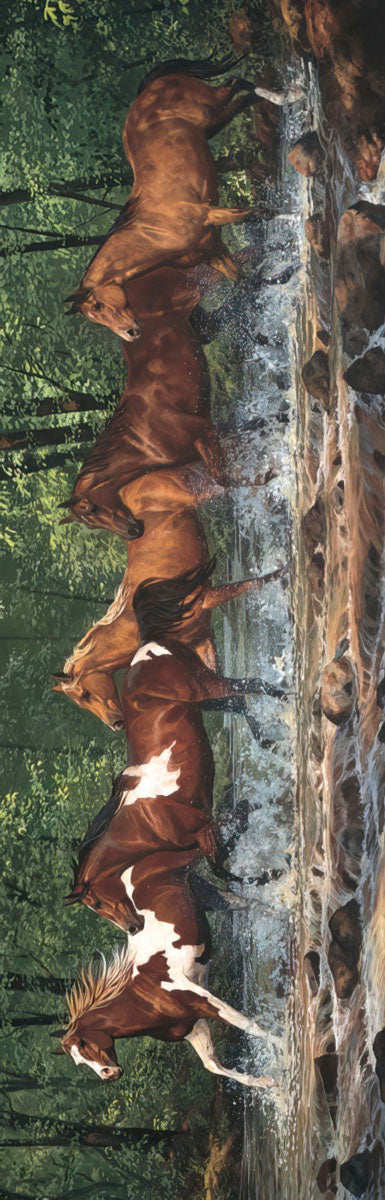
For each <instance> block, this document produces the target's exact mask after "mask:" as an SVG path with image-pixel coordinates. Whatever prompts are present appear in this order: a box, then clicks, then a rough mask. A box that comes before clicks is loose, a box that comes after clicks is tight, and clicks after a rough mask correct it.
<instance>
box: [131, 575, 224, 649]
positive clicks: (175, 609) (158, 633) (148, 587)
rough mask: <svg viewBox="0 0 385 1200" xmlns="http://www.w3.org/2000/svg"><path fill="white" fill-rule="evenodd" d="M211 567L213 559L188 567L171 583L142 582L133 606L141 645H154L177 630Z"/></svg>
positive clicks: (199, 592)
mask: <svg viewBox="0 0 385 1200" xmlns="http://www.w3.org/2000/svg"><path fill="white" fill-rule="evenodd" d="M214 567H215V558H211V559H210V560H209V562H208V563H206V564H205V565H204V566H202V567H195V568H194V567H191V568H190V569H189V570H188V571H184V572H183V573H182V574H181V575H176V576H175V577H174V578H173V579H144V580H143V582H142V583H140V584H139V586H138V587H137V589H136V592H135V594H134V598H133V602H132V604H133V609H134V613H135V616H136V620H137V622H138V626H139V632H140V637H141V642H142V643H143V642H151V641H157V640H159V638H160V637H162V635H163V636H166V634H171V633H172V631H173V630H177V629H178V627H179V626H180V625H181V624H182V623H183V621H185V620H186V617H188V616H189V614H190V612H191V610H192V609H193V608H194V607H195V605H196V603H197V601H198V600H199V599H201V598H202V596H203V595H204V592H205V589H206V587H207V584H208V582H209V579H210V578H211V575H212V573H213V570H214ZM188 597H190V599H188Z"/></svg>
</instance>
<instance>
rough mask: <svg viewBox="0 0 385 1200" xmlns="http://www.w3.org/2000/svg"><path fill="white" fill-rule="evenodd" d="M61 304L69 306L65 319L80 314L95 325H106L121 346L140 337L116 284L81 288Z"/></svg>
mask: <svg viewBox="0 0 385 1200" xmlns="http://www.w3.org/2000/svg"><path fill="white" fill-rule="evenodd" d="M65 303H66V304H70V305H71V308H69V309H68V311H67V313H66V316H67V317H71V316H72V315H73V314H74V313H78V312H81V313H83V316H84V317H88V318H89V320H90V321H95V323H96V324H97V325H106V326H107V328H108V329H111V330H112V332H113V333H117V334H118V337H120V338H122V339H123V341H124V342H134V341H136V339H137V338H138V337H140V335H141V331H142V326H141V323H140V321H138V318H137V317H136V315H135V313H134V310H133V309H132V308H131V307H130V305H129V303H128V301H127V299H126V295H125V292H124V289H123V288H122V287H120V286H119V284H117V283H114V282H111V283H100V284H99V285H95V286H94V287H92V288H87V287H82V286H81V287H79V288H78V289H77V291H76V292H71V295H70V296H66V298H65Z"/></svg>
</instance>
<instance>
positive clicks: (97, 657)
mask: <svg viewBox="0 0 385 1200" xmlns="http://www.w3.org/2000/svg"><path fill="white" fill-rule="evenodd" d="M207 563H208V550H207V542H206V539H205V536H204V533H203V530H202V529H201V527H200V525H199V521H198V518H197V515H196V513H195V511H194V510H187V509H185V510H184V511H182V512H181V513H171V514H169V515H167V516H165V515H163V514H160V513H151V514H150V517H149V519H148V520H147V521H146V529H145V532H144V534H143V537H142V538H140V539H138V541H136V542H132V543H131V542H129V543H128V567H127V570H126V572H125V574H124V577H123V581H122V583H121V586H120V588H119V591H118V593H117V596H116V599H115V600H114V602H113V604H112V605H111V607H110V608H109V609H108V612H107V613H106V615H105V617H103V618H102V620H101V621H98V622H97V624H96V625H94V626H93V628H92V629H90V630H89V632H88V633H86V635H85V637H83V638H82V640H81V641H80V642H79V644H78V645H77V646H76V647H75V650H74V652H73V654H72V655H71V657H70V658H69V659H67V662H66V663H65V664H64V670H63V671H62V672H59V673H57V674H56V675H55V679H56V680H57V682H56V684H55V687H54V691H58V692H63V693H64V694H65V695H66V696H68V697H69V698H70V699H71V700H74V701H75V703H76V704H78V705H79V706H80V707H81V708H85V709H87V710H88V711H89V712H92V713H93V714H94V716H97V717H99V718H100V719H101V720H102V721H104V722H105V724H106V725H109V727H110V728H111V729H114V730H116V731H117V730H119V729H122V728H123V716H122V709H121V704H120V700H119V696H118V693H117V690H116V687H115V683H114V680H113V675H114V673H115V671H118V670H119V669H120V668H122V667H127V666H128V664H129V662H130V661H131V658H132V655H133V654H134V652H135V650H137V648H138V644H139V631H138V625H137V621H136V617H135V613H134V610H133V603H132V601H133V596H134V592H135V590H136V588H137V586H138V584H140V583H141V581H142V580H143V579H146V578H148V576H149V575H150V574H155V573H156V575H157V576H158V577H159V578H163V579H168V578H170V577H172V576H175V575H176V574H177V572H178V569H179V572H181V573H183V572H185V571H188V569H189V567H191V566H192V567H193V568H194V569H197V568H199V567H201V568H202V567H204V566H205V564H207ZM282 570H283V568H282V567H279V568H278V569H277V570H275V571H271V572H270V573H269V574H267V575H262V576H259V577H258V576H257V577H256V578H254V579H243V580H241V581H240V582H239V583H226V584H223V585H222V586H220V587H212V586H211V585H210V581H209V579H208V578H207V579H206V583H205V585H204V586H202V588H201V590H200V592H199V593H197V596H196V602H195V604H194V606H193V607H192V608H191V610H190V611H189V612H188V613H187V615H186V617H185V620H184V621H183V623H182V624H181V625H180V626H179V627H178V639H179V640H181V641H183V642H187V643H188V644H189V645H190V646H191V647H192V648H193V649H195V651H196V653H197V654H198V655H199V657H200V658H201V659H202V661H203V662H204V663H205V664H206V665H207V666H209V667H211V668H212V669H213V670H215V669H216V666H217V661H216V654H215V649H214V644H213V641H212V633H211V613H212V611H213V609H214V608H216V607H218V605H221V604H227V603H229V601H230V600H233V599H235V598H236V597H237V596H240V595H243V594H244V593H246V592H249V591H257V590H260V589H261V588H262V587H264V585H265V584H266V583H269V582H271V581H272V580H275V579H278V578H279V577H280V576H281V575H282Z"/></svg>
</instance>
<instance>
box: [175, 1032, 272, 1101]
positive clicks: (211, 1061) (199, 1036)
mask: <svg viewBox="0 0 385 1200" xmlns="http://www.w3.org/2000/svg"><path fill="white" fill-rule="evenodd" d="M185 1041H186V1042H190V1046H192V1047H193V1049H194V1050H195V1051H196V1053H197V1054H198V1056H199V1058H200V1059H201V1061H202V1062H203V1066H204V1067H206V1070H207V1071H212V1072H213V1074H214V1075H225V1076H226V1077H227V1079H236V1081H237V1083H242V1084H243V1085H244V1086H245V1087H261V1088H267V1087H272V1085H273V1083H274V1080H273V1078H272V1076H271V1075H260V1076H256V1075H244V1074H242V1073H241V1071H231V1070H230V1069H229V1068H228V1067H222V1066H221V1064H220V1062H218V1059H217V1057H216V1054H215V1051H214V1046H213V1043H212V1040H211V1034H210V1030H209V1027H208V1024H207V1021H206V1020H205V1019H204V1018H200V1020H199V1021H196V1022H195V1025H194V1028H193V1029H192V1030H191V1033H187V1034H186V1037H185Z"/></svg>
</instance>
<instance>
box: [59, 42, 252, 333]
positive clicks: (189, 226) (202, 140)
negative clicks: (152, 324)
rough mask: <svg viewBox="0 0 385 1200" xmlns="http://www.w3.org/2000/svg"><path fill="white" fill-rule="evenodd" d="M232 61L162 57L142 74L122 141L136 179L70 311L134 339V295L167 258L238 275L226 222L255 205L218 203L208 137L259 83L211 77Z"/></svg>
mask: <svg viewBox="0 0 385 1200" xmlns="http://www.w3.org/2000/svg"><path fill="white" fill-rule="evenodd" d="M232 65H234V60H232V59H230V60H229V59H226V60H223V61H222V62H221V63H212V62H210V61H207V60H203V61H200V62H189V61H188V60H186V59H179V60H178V59H177V60H174V61H169V62H166V63H163V64H162V65H161V66H160V67H158V68H156V69H155V70H154V71H152V72H150V74H149V75H148V76H146V77H145V78H144V79H143V80H142V83H141V85H140V88H139V94H138V96H137V98H136V100H135V101H134V103H133V104H132V106H131V108H130V110H129V113H128V116H127V119H126V122H125V125H124V130H123V147H124V151H125V154H126V156H127V158H128V161H129V163H130V164H131V166H132V169H133V172H134V186H133V189H132V192H131V195H130V197H129V200H128V201H127V203H126V204H125V206H124V208H123V209H122V212H121V213H120V214H119V216H118V218H117V220H116V221H115V223H114V224H113V226H112V228H111V229H110V231H109V233H108V234H107V237H106V239H105V241H104V242H103V244H102V246H101V247H100V249H98V250H97V252H96V254H95V255H94V257H93V258H92V260H91V263H90V265H89V267H88V268H87V270H86V272H85V274H84V275H83V278H82V280H81V282H80V286H79V288H78V289H77V290H76V291H75V292H73V293H72V294H71V295H70V296H68V297H67V300H68V301H69V302H70V303H71V305H72V308H71V312H74V311H81V312H82V313H83V314H84V316H87V317H89V319H90V320H92V321H94V322H96V323H99V324H102V325H107V326H108V327H109V328H111V329H113V331H114V332H115V333H117V334H118V335H119V337H121V338H123V339H125V340H127V341H132V340H134V339H135V338H136V337H138V336H139V335H140V331H141V327H140V323H139V321H138V318H137V316H136V313H135V310H134V309H133V307H132V302H131V295H130V281H131V280H132V279H133V278H135V277H136V276H138V275H143V274H145V273H146V272H149V271H152V270H154V268H155V269H156V268H159V267H162V266H164V265H168V266H173V265H174V264H175V265H176V266H179V267H185V266H187V267H190V266H194V265H196V264H199V263H201V262H207V263H209V264H211V266H213V267H214V268H215V269H216V270H219V271H223V272H224V273H225V274H226V275H228V276H229V278H231V279H234V278H236V275H237V268H236V266H235V264H234V263H233V261H232V259H231V257H230V256H229V254H228V253H227V251H226V248H225V246H224V245H223V243H222V241H221V238H220V236H219V233H218V229H219V228H220V227H221V226H223V225H225V224H233V223H234V222H239V221H244V220H245V219H246V217H247V216H248V215H249V212H250V210H249V209H240V210H238V209H234V208H220V207H218V191H217V183H216V171H215V163H214V159H213V157H212V155H211V153H210V150H209V148H208V145H207V138H211V137H213V136H214V134H215V133H217V132H218V131H219V130H220V129H223V128H224V126H225V125H227V124H228V122H229V121H231V120H232V118H233V117H235V116H236V115H237V114H238V113H240V112H242V111H243V110H244V109H245V108H246V107H248V106H249V105H250V104H252V103H253V102H254V99H255V88H254V84H253V83H250V82H249V81H248V80H244V79H237V78H235V77H234V76H232V77H231V78H230V79H229V80H228V82H227V83H226V84H221V85H220V86H217V87H211V86H210V85H209V84H207V83H206V82H204V80H206V79H211V78H213V77H215V76H218V75H221V74H224V73H225V72H227V71H228V70H229V69H230V68H231V66H232Z"/></svg>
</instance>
